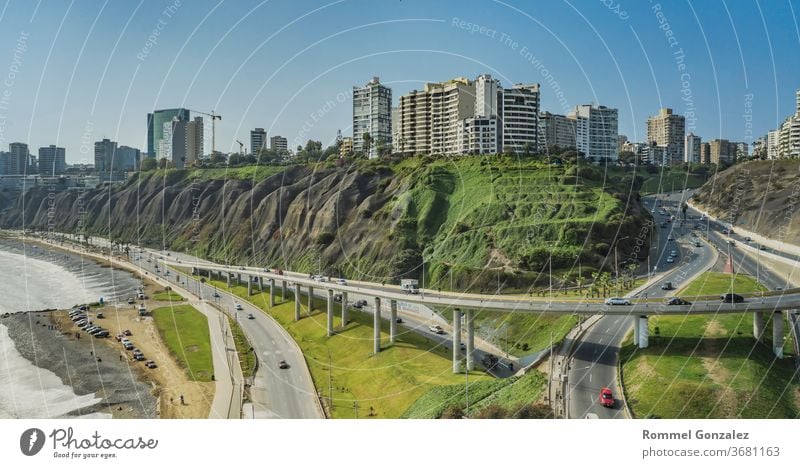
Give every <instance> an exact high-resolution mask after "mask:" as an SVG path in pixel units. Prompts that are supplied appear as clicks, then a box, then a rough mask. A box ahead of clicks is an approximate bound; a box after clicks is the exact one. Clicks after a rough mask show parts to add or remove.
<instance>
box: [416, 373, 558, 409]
mask: <svg viewBox="0 0 800 468" xmlns="http://www.w3.org/2000/svg"><path fill="white" fill-rule="evenodd" d="M465 383H466V382H462V383H461V384H460V385H446V386H439V387H434V388H431V389H430V390H428V391H427V392H425V394H423V395H422V396H421V397H420V398H419V399H418V400H417V401H416V402H414V404H413V405H412V406H411V407H410V408H409V409H408V410H407V411H406V412H405V413H403V416H402V417H403V418H408V419H432V418H433V419H435V418H439V417H441V416H442V413H443V412H444V411H445V410H447V409H448V408H451V407H458V408H461V409H462V410H465V408H466V402H467V396H469V402H470V415H475V414H476V413H477V412H479V411H480V410H481V409H483V408H485V407H486V406H488V405H498V406H500V407H502V408H504V409H506V410H507V411H509V412H513V411H515V410H517V409H518V408H519V407H520V406H522V405H526V404H530V403H533V402H536V401H538V400H539V398H540V397H541V395H542V393H543V392H544V391H545V390H546V387H547V376H546V375H545V374H543V373H541V372H538V371H533V372H530V373H529V374H526V375H524V376H522V377H511V378H508V379H496V380H485V381H480V382H472V381H470V385H469V394H468V395H467V392H466V388H467V387H466V385H465Z"/></svg>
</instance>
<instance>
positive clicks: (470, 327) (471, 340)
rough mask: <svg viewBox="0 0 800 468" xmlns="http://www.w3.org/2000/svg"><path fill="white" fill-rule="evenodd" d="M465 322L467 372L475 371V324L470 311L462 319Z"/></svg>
mask: <svg viewBox="0 0 800 468" xmlns="http://www.w3.org/2000/svg"><path fill="white" fill-rule="evenodd" d="M464 318H465V319H466V322H467V370H468V371H471V370H475V356H474V354H475V322H473V321H472V318H473V317H472V311H471V310H468V311H467V312H466V316H465V317H464Z"/></svg>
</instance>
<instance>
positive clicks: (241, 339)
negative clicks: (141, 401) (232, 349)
mask: <svg viewBox="0 0 800 468" xmlns="http://www.w3.org/2000/svg"><path fill="white" fill-rule="evenodd" d="M228 325H230V327H231V334H232V335H233V343H234V345H235V346H236V352H237V353H238V354H239V365H240V366H241V368H242V375H243V376H244V377H252V375H253V369H255V365H256V357H255V355H253V351H252V348H251V347H250V342H249V341H247V336H245V334H244V331H243V330H242V327H240V326H239V323H237V322H236V321H235V320H231V319H230V317H228Z"/></svg>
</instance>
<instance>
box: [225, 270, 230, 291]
mask: <svg viewBox="0 0 800 468" xmlns="http://www.w3.org/2000/svg"><path fill="white" fill-rule="evenodd" d="M225 276H226V277H227V278H228V289H230V288H231V274H230V273H226V274H225Z"/></svg>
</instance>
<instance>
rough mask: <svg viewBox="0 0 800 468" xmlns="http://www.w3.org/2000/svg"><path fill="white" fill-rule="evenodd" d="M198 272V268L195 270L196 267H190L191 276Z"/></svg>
mask: <svg viewBox="0 0 800 468" xmlns="http://www.w3.org/2000/svg"><path fill="white" fill-rule="evenodd" d="M198 271H200V270H198V268H197V267H192V274H193V275H196V274H198V273H197V272H198Z"/></svg>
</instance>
